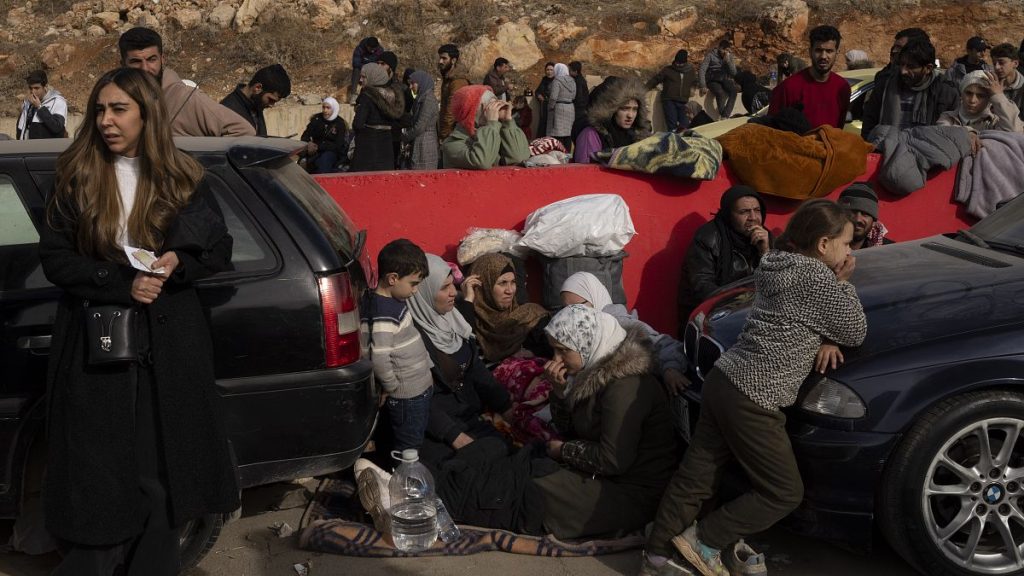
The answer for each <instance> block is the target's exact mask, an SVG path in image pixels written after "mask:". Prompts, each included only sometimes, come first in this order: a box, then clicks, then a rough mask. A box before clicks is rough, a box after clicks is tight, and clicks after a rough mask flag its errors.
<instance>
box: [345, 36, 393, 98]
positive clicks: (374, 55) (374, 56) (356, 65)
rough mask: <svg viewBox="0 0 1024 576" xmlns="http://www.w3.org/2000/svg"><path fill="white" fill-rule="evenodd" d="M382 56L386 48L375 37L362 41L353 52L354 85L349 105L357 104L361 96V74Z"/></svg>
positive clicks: (349, 93) (349, 95) (350, 93)
mask: <svg viewBox="0 0 1024 576" xmlns="http://www.w3.org/2000/svg"><path fill="white" fill-rule="evenodd" d="M382 54H384V48H383V47H382V46H381V45H380V40H377V38H375V37H374V36H367V37H366V38H363V39H362V40H360V41H359V44H358V45H357V46H356V48H355V50H353V51H352V83H351V85H350V86H349V88H348V103H349V104H355V103H356V97H357V96H359V72H360V71H361V70H362V69H363V66H365V65H366V64H369V63H371V62H377V61H379V60H380V57H381V55H382Z"/></svg>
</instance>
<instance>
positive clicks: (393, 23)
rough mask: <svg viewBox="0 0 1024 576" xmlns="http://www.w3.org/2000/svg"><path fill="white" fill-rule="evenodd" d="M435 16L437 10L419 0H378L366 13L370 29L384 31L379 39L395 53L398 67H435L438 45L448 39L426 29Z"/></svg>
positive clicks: (421, 68)
mask: <svg viewBox="0 0 1024 576" xmlns="http://www.w3.org/2000/svg"><path fill="white" fill-rule="evenodd" d="M435 20H437V18H436V14H434V13H433V11H431V10H430V9H429V8H428V7H426V6H424V3H423V2H420V1H419V0H379V1H378V2H377V3H376V4H375V5H374V10H373V12H371V13H370V15H369V21H370V23H369V24H370V29H383V30H385V31H386V32H385V34H386V37H382V38H381V43H382V44H383V45H384V48H386V49H387V50H391V51H392V52H394V53H395V54H396V55H397V56H398V67H399V68H400V69H404V68H414V69H416V70H433V69H434V63H435V62H436V60H437V48H438V46H440V45H441V44H444V43H445V42H448V41H449V40H448V39H445V38H434V37H432V36H431V35H430V34H428V33H426V32H425V28H426V26H427V25H428V24H430V23H431V22H433V21H435ZM399 74H401V70H399Z"/></svg>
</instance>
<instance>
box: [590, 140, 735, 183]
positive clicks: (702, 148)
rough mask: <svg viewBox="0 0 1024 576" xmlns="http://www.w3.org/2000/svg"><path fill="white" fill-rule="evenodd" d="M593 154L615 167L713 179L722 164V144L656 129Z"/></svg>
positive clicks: (633, 170)
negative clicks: (634, 139)
mask: <svg viewBox="0 0 1024 576" xmlns="http://www.w3.org/2000/svg"><path fill="white" fill-rule="evenodd" d="M595 157H596V158H597V159H598V160H600V161H601V162H603V163H605V164H606V165H607V166H608V167H609V168H614V169H616V170H628V171H631V172H645V173H647V174H666V175H669V176H676V177H679V178H692V179H694V180H714V178H715V176H716V175H717V174H718V167H719V166H721V165H722V146H721V145H719V143H718V142H717V141H715V140H713V139H711V138H705V137H704V136H700V135H699V134H696V133H690V134H688V135H683V134H676V133H674V132H658V133H656V134H654V135H652V136H648V137H647V138H644V139H643V140H640V141H639V142H635V143H633V144H630V145H629V146H623V147H621V148H616V149H614V150H612V151H611V152H598V153H597V154H595Z"/></svg>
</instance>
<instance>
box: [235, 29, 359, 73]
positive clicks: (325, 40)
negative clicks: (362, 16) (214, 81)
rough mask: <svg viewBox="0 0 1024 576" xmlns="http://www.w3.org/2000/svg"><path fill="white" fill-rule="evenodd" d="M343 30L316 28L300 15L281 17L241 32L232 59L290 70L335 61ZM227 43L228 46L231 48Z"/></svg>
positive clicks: (257, 65)
mask: <svg viewBox="0 0 1024 576" xmlns="http://www.w3.org/2000/svg"><path fill="white" fill-rule="evenodd" d="M340 35H341V33H340V31H339V30H336V29H333V28H332V29H328V30H316V29H313V28H312V27H311V26H310V25H309V21H308V20H306V19H305V18H303V17H301V16H298V15H287V16H278V17H277V18H274V19H273V21H271V22H267V23H260V26H259V27H258V28H254V29H253V30H252V31H251V32H249V33H248V34H240V35H238V36H237V38H236V39H235V41H234V42H231V43H229V44H228V46H230V48H229V49H228V50H229V51H230V53H229V54H225V56H228V60H229V61H230V60H231V58H234V59H237V60H238V61H241V62H249V63H255V64H256V67H257V68H260V67H263V66H267V65H269V64H273V63H278V64H281V65H282V66H284V67H285V69H286V70H297V69H299V68H302V67H304V66H309V65H311V64H316V63H325V62H333V61H334V50H333V48H331V47H333V46H334V45H335V43H336V42H337V39H338V38H339V37H340ZM228 46H225V48H228Z"/></svg>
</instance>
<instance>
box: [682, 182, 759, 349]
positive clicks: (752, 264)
mask: <svg viewBox="0 0 1024 576" xmlns="http://www.w3.org/2000/svg"><path fill="white" fill-rule="evenodd" d="M764 215H765V205H764V200H763V199H762V198H761V195H760V194H758V193H757V191H756V190H754V189H753V188H751V187H750V186H743V185H737V186H733V187H732V188H729V189H728V190H726V191H725V194H722V199H721V202H720V203H719V208H718V212H717V213H716V214H715V217H714V218H713V219H712V220H711V221H710V222H708V223H707V224H705V225H703V226H701V227H700V228H698V229H697V233H696V234H694V236H693V242H691V243H690V248H689V249H688V250H687V252H686V261H685V262H684V263H683V277H682V279H681V281H680V283H679V328H680V330H679V333H680V334H682V333H683V332H684V329H685V327H686V322H687V321H688V320H689V317H690V312H691V311H692V310H693V309H694V308H696V307H697V305H698V304H700V303H701V302H703V301H704V300H706V299H707V297H708V296H710V295H711V293H712V292H714V291H715V290H718V289H719V288H721V287H722V286H725V285H726V284H730V283H732V282H735V281H737V280H741V279H743V278H746V277H747V276H751V275H752V274H753V273H754V269H755V268H757V265H758V263H759V262H760V261H761V256H762V255H764V254H765V253H766V252H768V249H769V248H770V247H771V241H772V238H771V234H770V233H769V232H768V229H767V228H765V227H764Z"/></svg>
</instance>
